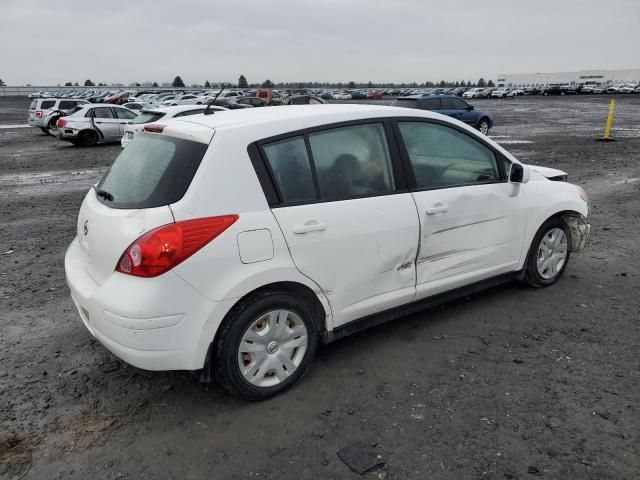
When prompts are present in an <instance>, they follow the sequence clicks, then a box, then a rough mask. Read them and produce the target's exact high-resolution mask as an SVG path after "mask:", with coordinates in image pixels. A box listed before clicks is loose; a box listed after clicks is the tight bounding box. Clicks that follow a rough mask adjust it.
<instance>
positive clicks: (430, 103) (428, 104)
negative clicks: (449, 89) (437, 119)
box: [420, 98, 441, 110]
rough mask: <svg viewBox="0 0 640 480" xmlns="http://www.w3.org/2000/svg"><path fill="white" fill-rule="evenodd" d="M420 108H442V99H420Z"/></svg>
mask: <svg viewBox="0 0 640 480" xmlns="http://www.w3.org/2000/svg"><path fill="white" fill-rule="evenodd" d="M420 108H421V109H422V110H440V108H441V107H440V99H439V98H426V99H424V100H420Z"/></svg>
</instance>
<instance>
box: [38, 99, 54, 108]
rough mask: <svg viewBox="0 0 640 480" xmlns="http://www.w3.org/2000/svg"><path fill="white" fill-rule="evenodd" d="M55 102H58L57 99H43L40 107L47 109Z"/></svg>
mask: <svg viewBox="0 0 640 480" xmlns="http://www.w3.org/2000/svg"><path fill="white" fill-rule="evenodd" d="M55 104H56V101H55V100H43V101H42V103H41V104H40V109H41V110H47V109H49V108H53V106H54V105H55Z"/></svg>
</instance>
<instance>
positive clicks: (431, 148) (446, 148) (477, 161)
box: [398, 122, 500, 188]
mask: <svg viewBox="0 0 640 480" xmlns="http://www.w3.org/2000/svg"><path fill="white" fill-rule="evenodd" d="M398 126H399V128H400V133H401V134H402V138H403V140H404V143H405V146H406V148H407V152H408V153H409V160H410V161H411V166H412V167H413V172H414V174H415V177H416V185H417V187H418V188H438V187H450V186H454V185H467V184H473V183H482V182H496V181H499V179H500V176H499V174H498V170H497V167H496V161H495V156H494V154H493V152H492V151H491V150H490V149H489V148H488V147H486V146H484V145H483V144H482V143H480V142H478V141H477V140H474V139H473V138H471V137H470V136H468V135H466V134H464V133H461V132H459V131H457V130H454V129H452V128H449V127H445V126H442V125H435V124H430V123H421V122H399V123H398Z"/></svg>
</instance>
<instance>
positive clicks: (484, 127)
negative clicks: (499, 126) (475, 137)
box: [478, 118, 489, 135]
mask: <svg viewBox="0 0 640 480" xmlns="http://www.w3.org/2000/svg"><path fill="white" fill-rule="evenodd" d="M478 130H480V133H482V134H483V135H486V134H487V133H489V120H488V119H486V118H483V119H481V120H480V123H478Z"/></svg>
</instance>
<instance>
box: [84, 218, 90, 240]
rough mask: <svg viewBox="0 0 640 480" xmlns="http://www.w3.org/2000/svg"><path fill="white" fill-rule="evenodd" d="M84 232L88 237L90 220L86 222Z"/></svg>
mask: <svg viewBox="0 0 640 480" xmlns="http://www.w3.org/2000/svg"><path fill="white" fill-rule="evenodd" d="M82 230H83V231H84V236H85V237H86V236H87V234H88V233H89V220H85V221H84V226H83V227H82Z"/></svg>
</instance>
